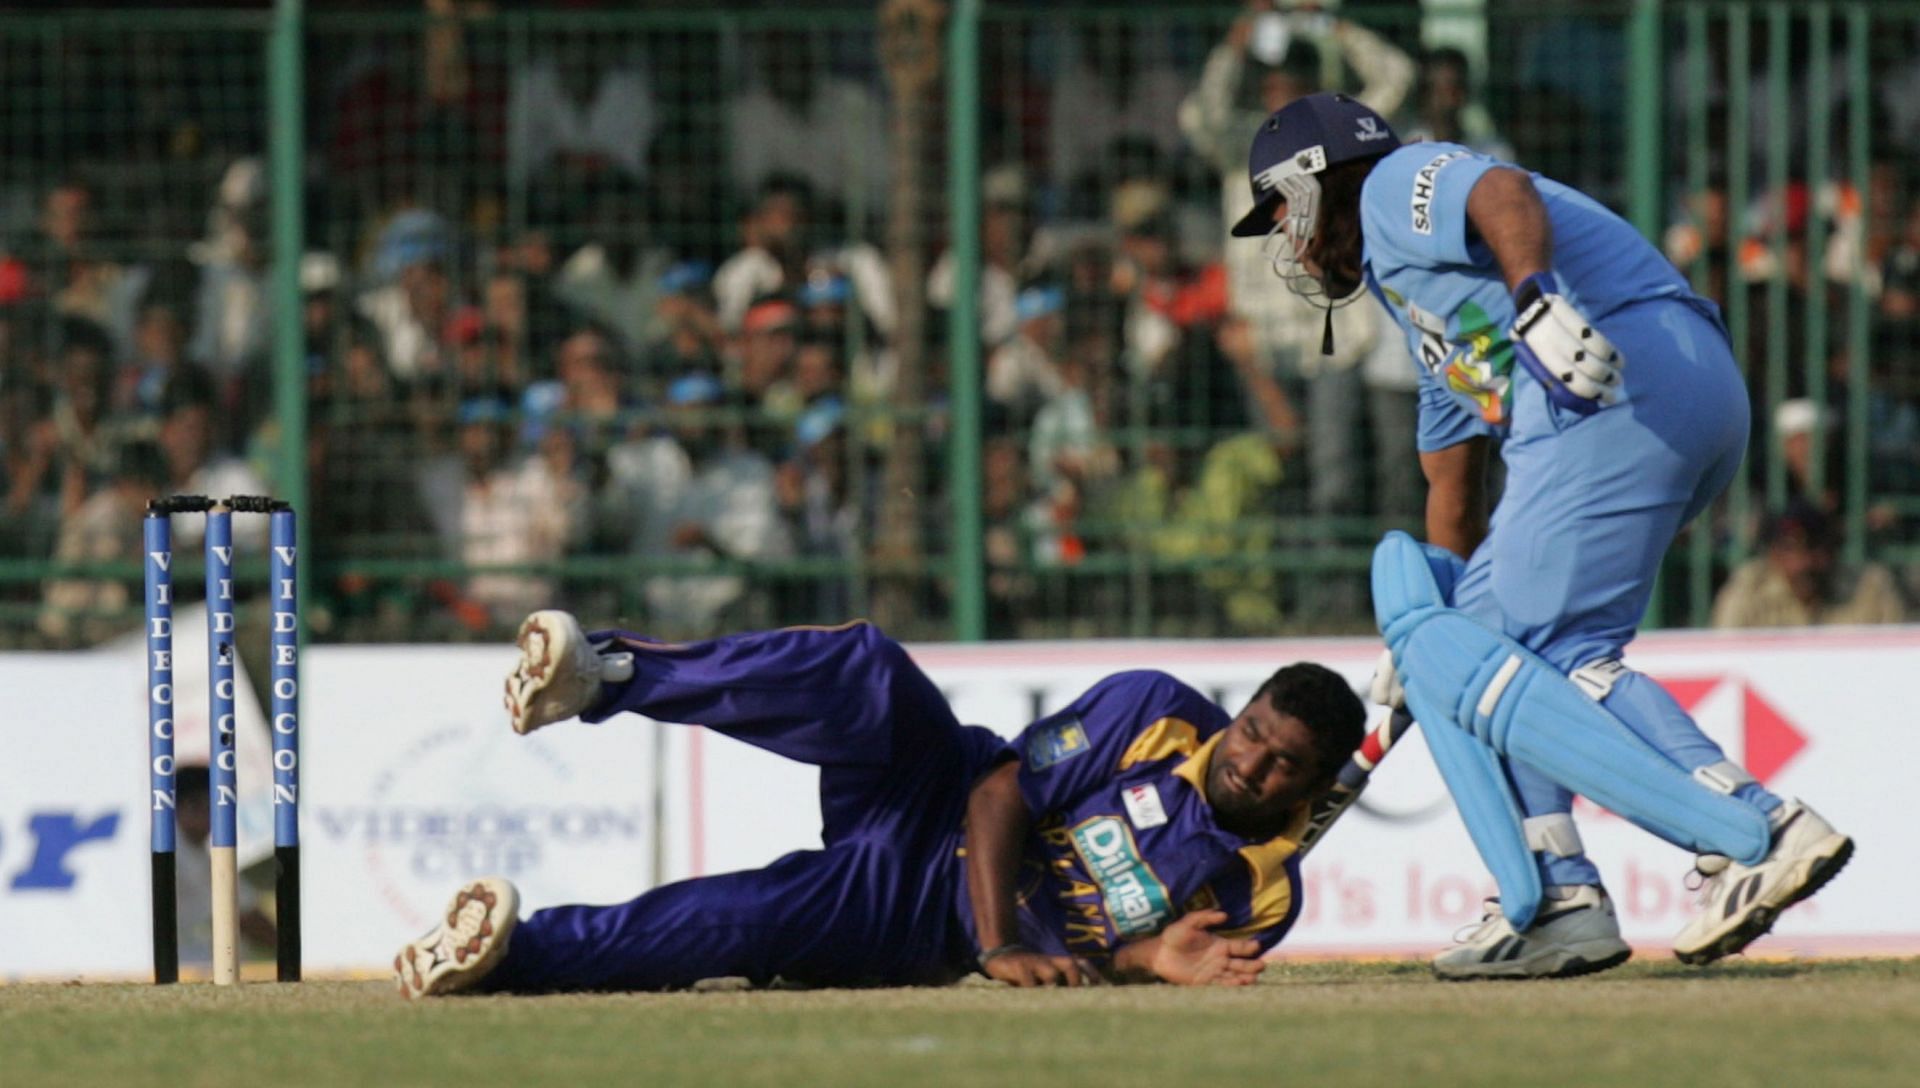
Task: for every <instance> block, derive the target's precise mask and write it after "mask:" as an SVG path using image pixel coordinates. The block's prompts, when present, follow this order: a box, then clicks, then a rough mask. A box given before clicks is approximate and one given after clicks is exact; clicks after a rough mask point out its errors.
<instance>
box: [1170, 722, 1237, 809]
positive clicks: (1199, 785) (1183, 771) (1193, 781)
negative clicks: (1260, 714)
mask: <svg viewBox="0 0 1920 1088" xmlns="http://www.w3.org/2000/svg"><path fill="white" fill-rule="evenodd" d="M1226 735H1227V734H1226V733H1225V732H1220V733H1215V734H1214V735H1213V736H1211V737H1208V738H1207V743H1205V744H1202V745H1201V746H1200V747H1199V748H1197V749H1195V750H1194V752H1193V754H1192V755H1190V756H1188V757H1187V758H1185V759H1183V760H1181V761H1180V765H1179V766H1178V767H1175V768H1174V769H1173V775H1174V777H1175V778H1184V779H1186V780H1187V785H1189V786H1192V787H1193V788H1194V792H1196V793H1198V794H1199V795H1200V796H1201V797H1202V798H1205V797H1206V796H1207V768H1208V767H1210V766H1212V765H1213V750H1214V749H1215V748H1218V747H1220V738H1221V737H1224V736H1226Z"/></svg>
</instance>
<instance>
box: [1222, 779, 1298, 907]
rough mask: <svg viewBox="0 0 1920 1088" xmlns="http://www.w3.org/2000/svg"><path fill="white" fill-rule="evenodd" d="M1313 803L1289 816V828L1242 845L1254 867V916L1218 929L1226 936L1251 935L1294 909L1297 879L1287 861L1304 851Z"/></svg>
mask: <svg viewBox="0 0 1920 1088" xmlns="http://www.w3.org/2000/svg"><path fill="white" fill-rule="evenodd" d="M1312 810H1313V806H1312V805H1301V806H1300V808H1299V809H1298V810H1297V811H1296V812H1295V813H1294V814H1293V816H1292V817H1290V818H1289V819H1288V820H1287V829H1286V830H1285V831H1283V832H1281V833H1280V834H1278V835H1275V836H1274V837H1273V838H1271V839H1268V840H1267V841H1266V842H1257V843H1254V844H1253V845H1252V846H1243V847H1241V848H1240V857H1241V858H1242V859H1244V860H1245V861H1246V863H1247V868H1249V869H1251V870H1253V886H1252V889H1251V894H1250V895H1249V899H1250V900H1251V903H1250V909H1251V917H1250V918H1249V920H1248V922H1247V924H1246V925H1244V926H1241V927H1240V928H1238V929H1232V930H1219V931H1217V932H1218V933H1219V934H1220V936H1222V937H1231V938H1239V937H1251V936H1253V935H1254V934H1256V933H1259V932H1260V931H1261V930H1263V929H1267V928H1270V927H1272V926H1277V925H1279V924H1280V923H1281V922H1283V921H1285V920H1286V917H1287V912H1288V911H1290V910H1292V909H1293V882H1292V881H1291V880H1289V879H1287V861H1288V859H1290V858H1292V857H1293V855H1295V854H1297V853H1299V852H1300V834H1301V832H1303V831H1305V830H1306V827H1307V820H1308V818H1309V817H1311V816H1312V814H1313V811H1312Z"/></svg>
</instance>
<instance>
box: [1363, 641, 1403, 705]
mask: <svg viewBox="0 0 1920 1088" xmlns="http://www.w3.org/2000/svg"><path fill="white" fill-rule="evenodd" d="M1367 698H1368V699H1371V700H1372V701H1373V702H1375V703H1377V704H1378V705H1380V706H1384V707H1391V708H1392V709H1394V710H1405V709H1406V708H1407V689H1406V687H1405V686H1404V685H1402V684H1401V683H1400V670H1398V669H1396V668H1394V667H1393V651H1392V650H1381V651H1380V662H1379V664H1377V665H1375V666H1374V667H1373V679H1372V680H1369V681H1368V682H1367Z"/></svg>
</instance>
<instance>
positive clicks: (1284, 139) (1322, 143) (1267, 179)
mask: <svg viewBox="0 0 1920 1088" xmlns="http://www.w3.org/2000/svg"><path fill="white" fill-rule="evenodd" d="M1399 146H1400V137H1398V136H1395V135H1394V134H1393V128H1392V126H1390V125H1388V124H1387V119H1386V118H1384V117H1382V116H1380V115H1379V114H1377V113H1375V112H1373V110H1372V109H1370V108H1368V107H1367V106H1365V105H1362V104H1361V103H1360V102H1359V101H1358V100H1357V99H1355V98H1354V97H1353V96H1351V95H1345V94H1340V93H1338V92H1332V91H1322V92H1320V93H1319V94H1310V95H1308V96H1306V97H1305V98H1296V99H1294V100H1293V101H1292V102H1290V103H1288V104H1287V105H1285V106H1283V107H1281V108H1280V109H1278V110H1276V111H1274V114H1273V116H1271V117H1269V118H1267V119H1266V121H1264V122H1262V123H1261V125H1260V131H1258V132H1256V133H1254V134H1253V150H1252V151H1251V152H1250V153H1249V154H1248V156H1247V180H1248V183H1249V184H1250V185H1251V186H1252V187H1253V210H1252V211H1250V212H1248V213H1247V214H1246V215H1244V216H1242V217H1241V219H1240V221H1239V222H1238V223H1235V224H1234V225H1233V231H1232V233H1233V235H1234V237H1236V238H1259V237H1263V236H1264V235H1266V234H1268V233H1270V232H1271V231H1272V230H1273V209H1274V205H1276V204H1278V203H1279V202H1280V201H1281V200H1283V199H1285V197H1284V196H1283V195H1282V194H1281V192H1280V188H1279V178H1280V176H1281V175H1287V174H1318V173H1320V172H1321V171H1324V170H1325V169H1326V168H1327V167H1329V166H1333V165H1335V164H1337V163H1343V162H1351V161H1353V160H1355V159H1370V158H1374V157H1376V156H1379V155H1384V154H1386V153H1387V152H1389V151H1392V150H1393V149H1394V148H1396V147H1399Z"/></svg>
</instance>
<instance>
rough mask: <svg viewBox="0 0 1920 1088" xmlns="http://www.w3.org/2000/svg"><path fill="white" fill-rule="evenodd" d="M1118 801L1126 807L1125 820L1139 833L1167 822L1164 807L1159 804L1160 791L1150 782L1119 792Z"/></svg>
mask: <svg viewBox="0 0 1920 1088" xmlns="http://www.w3.org/2000/svg"><path fill="white" fill-rule="evenodd" d="M1120 801H1121V803H1122V804H1125V805H1126V806H1127V819H1128V820H1129V821H1131V822H1132V823H1133V826H1134V827H1135V828H1138V829H1139V830H1141V831H1145V830H1146V829H1147V828H1149V827H1159V826H1161V825H1162V824H1165V823H1166V822H1167V809H1166V806H1165V805H1162V804H1161V803H1160V791H1159V790H1157V789H1155V788H1154V786H1153V783H1151V782H1142V783H1140V784H1139V785H1137V786H1128V787H1127V788H1126V789H1124V790H1121V791H1120Z"/></svg>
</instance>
